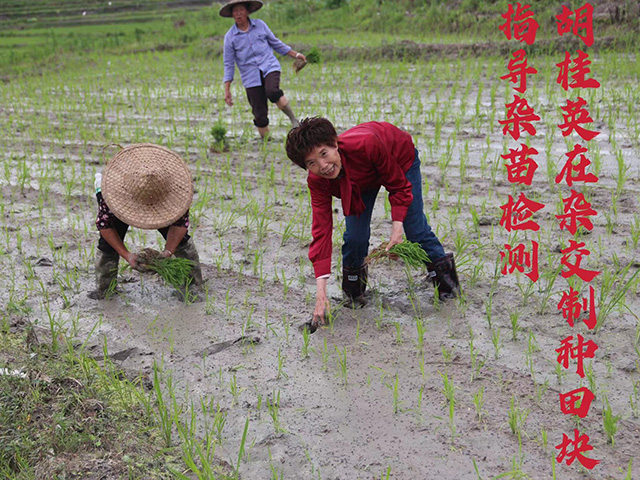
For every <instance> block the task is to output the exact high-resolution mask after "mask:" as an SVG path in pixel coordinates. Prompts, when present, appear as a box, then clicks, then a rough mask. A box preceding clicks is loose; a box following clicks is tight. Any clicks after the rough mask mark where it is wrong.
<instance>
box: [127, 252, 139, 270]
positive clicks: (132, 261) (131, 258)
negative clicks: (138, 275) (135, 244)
mask: <svg viewBox="0 0 640 480" xmlns="http://www.w3.org/2000/svg"><path fill="white" fill-rule="evenodd" d="M124 258H125V260H126V261H127V262H129V265H130V266H131V268H133V269H134V270H138V268H139V267H138V261H137V258H138V256H137V255H136V254H135V253H133V252H127V254H126V256H125V257H124Z"/></svg>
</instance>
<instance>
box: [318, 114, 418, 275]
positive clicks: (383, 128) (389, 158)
mask: <svg viewBox="0 0 640 480" xmlns="http://www.w3.org/2000/svg"><path fill="white" fill-rule="evenodd" d="M338 151H339V152H340V159H341V161H342V171H341V173H340V175H339V176H338V178H335V179H332V180H329V179H327V178H322V177H319V176H317V175H314V174H312V173H311V172H309V175H308V177H307V184H308V186H309V191H310V193H311V208H312V211H313V221H312V225H311V235H312V237H313V240H312V241H311V245H310V246H309V259H310V260H311V262H312V263H313V269H314V272H315V276H316V278H317V277H320V276H322V275H325V274H327V273H330V272H331V250H332V241H331V239H332V233H333V216H332V208H331V197H332V196H333V197H337V198H340V199H341V200H342V211H343V212H344V214H345V216H348V215H359V214H361V213H362V212H363V211H364V203H363V202H362V197H361V195H360V192H361V191H366V190H373V189H377V188H379V187H380V186H384V187H385V188H386V189H387V191H388V192H389V203H391V219H392V220H397V221H404V218H405V216H406V215H407V209H408V208H409V205H410V204H411V202H412V201H413V195H412V193H411V183H410V182H409V181H408V180H407V178H406V176H405V172H406V171H407V170H409V168H410V167H411V165H412V164H413V162H414V160H415V146H414V145H413V140H412V139H411V135H409V134H408V133H407V132H404V131H402V130H400V129H399V128H398V127H396V126H394V125H392V124H390V123H386V122H368V123H362V124H360V125H356V126H355V127H353V128H351V129H349V130H347V131H346V132H344V133H343V134H342V135H339V136H338Z"/></svg>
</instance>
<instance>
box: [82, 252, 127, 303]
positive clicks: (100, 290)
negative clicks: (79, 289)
mask: <svg viewBox="0 0 640 480" xmlns="http://www.w3.org/2000/svg"><path fill="white" fill-rule="evenodd" d="M119 261H120V255H118V254H117V253H105V252H103V251H102V250H97V251H96V289H95V290H93V291H92V292H89V298H93V299H94V300H100V299H103V298H105V297H106V296H107V294H108V293H113V292H114V291H115V282H116V280H117V278H118V262H119Z"/></svg>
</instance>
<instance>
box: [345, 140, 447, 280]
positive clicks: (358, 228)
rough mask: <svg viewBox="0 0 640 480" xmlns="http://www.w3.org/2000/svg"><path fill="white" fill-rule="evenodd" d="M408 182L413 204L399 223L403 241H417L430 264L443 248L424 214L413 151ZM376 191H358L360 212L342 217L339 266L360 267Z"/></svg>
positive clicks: (369, 234) (420, 184)
mask: <svg viewBox="0 0 640 480" xmlns="http://www.w3.org/2000/svg"><path fill="white" fill-rule="evenodd" d="M405 175H406V177H407V180H409V182H410V183H411V187H412V188H411V193H413V201H412V202H411V205H409V210H408V211H407V216H406V217H405V219H404V222H402V225H403V227H404V233H405V235H406V237H407V240H409V241H410V242H417V243H419V244H420V246H421V247H422V249H423V250H424V251H425V252H427V255H428V256H429V259H430V260H431V261H432V262H433V261H434V260H437V259H438V258H441V257H444V248H443V247H442V244H441V243H440V240H438V237H436V235H435V233H433V231H432V230H431V227H430V226H429V223H428V222H427V217H426V215H425V214H424V204H423V202H422V175H421V174H420V158H419V157H418V150H416V158H415V160H414V161H413V164H412V165H411V168H409V170H407V172H406V173H405ZM379 190H380V188H377V189H375V190H367V191H364V192H362V201H363V202H364V212H362V213H361V214H360V215H348V216H346V217H345V223H346V229H345V232H344V235H343V241H344V243H343V244H342V265H343V266H345V267H353V268H357V267H360V266H362V264H363V263H364V259H365V257H366V256H367V254H368V253H369V237H370V236H371V213H372V212H373V205H374V204H375V202H376V196H377V195H378V191H379Z"/></svg>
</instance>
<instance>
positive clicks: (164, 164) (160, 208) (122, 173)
mask: <svg viewBox="0 0 640 480" xmlns="http://www.w3.org/2000/svg"><path fill="white" fill-rule="evenodd" d="M101 190H102V196H103V198H104V201H105V202H106V204H107V206H108V207H109V209H110V210H111V212H112V213H113V214H114V215H115V216H116V217H117V218H119V219H120V220H122V221H123V222H124V223H126V224H128V225H133V226H134V227H138V228H146V229H157V228H163V227H167V226H169V225H171V224H172V223H174V222H176V220H178V219H179V218H180V217H182V216H183V215H184V214H185V213H186V211H187V210H188V209H189V206H190V205H191V201H192V199H193V182H192V181H191V172H190V171H189V167H188V166H187V164H186V163H185V161H184V160H183V159H182V158H180V156H179V155H178V154H177V153H175V152H172V151H171V150H169V149H168V148H165V147H161V146H160V145H154V144H152V143H138V144H135V145H130V146H128V147H126V148H123V149H122V150H120V151H119V152H118V153H117V154H116V155H115V156H114V157H113V158H112V159H111V160H109V162H108V163H107V166H106V168H105V169H104V172H103V173H102V185H101Z"/></svg>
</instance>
